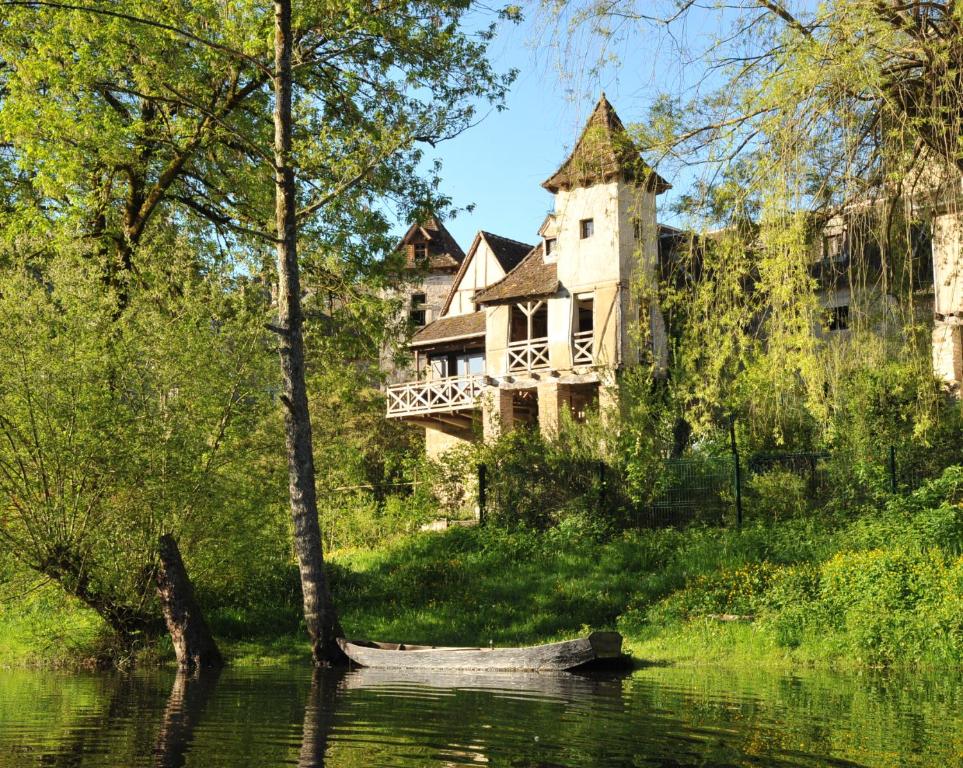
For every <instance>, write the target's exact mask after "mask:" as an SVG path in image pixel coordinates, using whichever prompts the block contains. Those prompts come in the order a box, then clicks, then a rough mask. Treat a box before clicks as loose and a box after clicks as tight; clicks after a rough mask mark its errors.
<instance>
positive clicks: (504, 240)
mask: <svg viewBox="0 0 963 768" xmlns="http://www.w3.org/2000/svg"><path fill="white" fill-rule="evenodd" d="M478 234H479V235H481V237H482V239H483V240H484V241H485V242H486V243H488V247H489V248H491V249H492V253H494V254H495V258H496V259H498V263H499V264H501V267H502V269H503V270H505V273H506V274H507V273H508V272H511V271H512V270H513V269H515V267H517V266H518V265H519V264H520V263H521V261H522V259H524V258H525V257H526V256H527V255H528V254H529V253H531V251H532V248H534V246H533V245H531V244H530V243H522V242H520V241H518V240H512V239H511V238H510V237H502V236H501V235H496V234H493V233H491V232H479V233H478Z"/></svg>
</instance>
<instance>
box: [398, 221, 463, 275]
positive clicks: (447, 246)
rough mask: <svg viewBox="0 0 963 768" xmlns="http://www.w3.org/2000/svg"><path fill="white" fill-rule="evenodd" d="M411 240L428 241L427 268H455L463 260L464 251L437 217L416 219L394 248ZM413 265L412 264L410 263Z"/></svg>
mask: <svg viewBox="0 0 963 768" xmlns="http://www.w3.org/2000/svg"><path fill="white" fill-rule="evenodd" d="M413 242H419V243H420V242H427V243H428V267H429V269H457V268H458V267H459V266H460V265H461V263H462V262H463V261H464V260H465V252H464V251H463V250H462V249H461V246H460V245H458V243H457V241H456V240H455V238H454V237H452V235H451V233H450V232H449V231H448V230H447V229H445V225H444V224H442V223H441V222H440V221H439V220H438V219H437V217H435V216H429V217H428V218H427V219H425V220H424V221H416V222H415V223H414V224H412V225H411V226H410V227H408V231H407V232H405V234H404V237H402V238H401V240H400V241H399V243H398V245H397V246H396V247H395V250H400V249H401V248H403V247H405V246H407V245H409V244H410V243H413ZM412 266H413V265H412Z"/></svg>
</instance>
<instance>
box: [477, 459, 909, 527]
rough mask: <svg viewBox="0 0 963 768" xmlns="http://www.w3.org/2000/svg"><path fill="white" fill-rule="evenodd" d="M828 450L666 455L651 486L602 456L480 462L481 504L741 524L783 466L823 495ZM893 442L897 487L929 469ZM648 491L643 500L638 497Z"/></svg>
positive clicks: (813, 494)
mask: <svg viewBox="0 0 963 768" xmlns="http://www.w3.org/2000/svg"><path fill="white" fill-rule="evenodd" d="M830 459H831V456H830V454H828V453H826V452H790V451H785V452H769V453H755V454H752V455H750V456H748V457H743V456H741V455H740V454H739V453H738V452H732V453H731V454H729V455H722V456H702V457H696V458H685V459H667V460H665V461H664V462H663V464H662V467H661V470H660V471H659V472H658V473H655V474H657V477H656V478H653V479H652V482H651V484H650V486H649V487H647V488H639V487H637V486H636V487H633V484H632V482H631V481H630V478H628V477H626V476H625V475H624V474H622V473H620V472H619V471H617V470H616V469H614V468H612V467H609V466H607V465H606V464H604V463H601V462H578V463H572V464H570V465H566V466H564V467H563V468H558V467H556V468H554V470H553V471H552V473H551V474H548V473H546V472H545V471H544V470H545V468H544V467H542V468H538V469H539V470H542V471H534V472H533V473H531V475H527V474H526V476H525V477H520V476H519V475H518V474H517V473H516V474H514V475H513V476H512V477H511V478H506V477H502V476H500V475H499V473H498V471H497V468H492V467H486V466H482V467H480V468H479V477H478V481H479V482H478V492H479V498H478V502H479V503H478V508H479V514H480V516H481V519H482V521H484V519H485V515H486V513H490V514H492V513H494V514H498V515H500V516H501V517H502V518H503V519H505V518H506V517H509V516H510V515H511V514H512V512H513V508H512V505H513V504H518V503H520V500H521V499H522V498H523V497H524V498H525V501H524V502H521V503H523V504H527V505H528V506H532V505H533V504H534V505H536V506H537V507H538V510H537V512H536V513H535V514H536V517H537V519H538V520H539V521H540V522H541V523H542V524H548V523H550V522H551V519H552V516H553V514H556V513H559V512H561V511H563V510H565V509H569V510H571V509H592V510H596V511H598V512H599V513H601V514H604V515H606V516H608V517H609V518H610V519H612V520H613V521H617V522H618V523H620V524H621V525H624V526H626V527H635V528H644V527H663V526H683V525H689V524H692V523H696V522H699V523H706V524H711V525H721V524H726V523H730V522H731V523H735V524H741V523H742V519H743V511H744V510H743V507H744V496H745V494H746V492H747V488H752V481H753V479H754V477H756V476H759V475H763V474H765V473H770V472H773V471H774V470H782V471H784V472H787V473H790V474H792V475H794V476H796V477H797V478H799V479H800V480H802V488H803V494H804V496H805V498H806V500H807V501H809V502H818V501H820V500H824V499H825V498H827V497H828V495H829V493H830V492H831V491H832V479H831V473H830V471H829V468H828V462H829V460H830ZM897 459H898V457H897V453H896V451H895V449H890V450H889V452H888V455H886V456H883V457H879V460H878V462H877V464H876V466H877V469H878V471H879V479H880V480H882V481H884V482H885V483H886V484H887V485H888V486H889V490H891V491H892V492H894V493H896V492H905V491H910V490H913V489H914V488H916V487H918V486H919V485H920V484H921V483H922V482H923V480H924V479H925V478H926V476H927V474H928V473H926V472H924V471H923V470H922V469H920V468H919V467H914V466H910V465H906V466H902V465H901V464H900V462H899V461H898V460H897ZM639 498H646V499H647V501H645V502H642V503H639V502H637V501H636V499H639Z"/></svg>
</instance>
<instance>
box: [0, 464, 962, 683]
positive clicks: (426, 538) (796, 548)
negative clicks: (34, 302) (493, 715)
mask: <svg viewBox="0 0 963 768" xmlns="http://www.w3.org/2000/svg"><path fill="white" fill-rule="evenodd" d="M954 472H955V474H948V475H947V477H946V478H944V480H943V481H941V483H942V484H940V483H935V484H933V485H931V486H930V487H928V488H924V489H923V490H922V491H920V492H919V493H917V494H915V495H914V496H912V497H910V498H906V499H899V498H896V499H893V500H892V501H891V502H890V503H889V504H888V505H887V506H886V507H885V509H882V510H879V511H877V512H866V511H864V513H863V514H862V515H860V516H854V517H852V518H849V517H833V516H830V515H827V514H812V515H806V516H802V517H798V518H794V519H789V520H782V521H770V522H762V521H758V522H755V523H753V524H750V525H747V526H745V527H744V528H743V529H742V530H736V529H725V528H708V527H706V528H701V527H696V528H689V529H686V530H672V529H662V530H646V531H634V532H627V533H624V534H617V535H615V536H609V537H600V536H599V535H598V534H597V532H596V531H594V530H593V528H592V526H591V525H584V524H581V525H580V524H579V523H578V521H577V520H569V521H567V522H565V523H563V524H562V525H561V526H559V527H558V528H555V529H553V530H550V531H547V532H543V533H534V532H526V531H515V532H506V531H502V530H497V529H465V528H456V529H453V530H450V531H447V532H444V533H423V534H416V535H412V536H408V537H405V538H401V539H396V540H394V541H392V542H389V543H386V544H384V545H383V546H381V547H379V548H373V549H365V550H354V551H347V550H342V551H339V552H335V553H333V556H332V557H331V558H330V561H329V565H330V573H331V581H332V591H333V593H334V595H335V599H336V601H337V604H338V608H339V610H340V612H341V617H342V624H343V626H344V628H345V630H346V632H347V634H349V635H350V636H353V637H367V638H373V639H380V640H395V641H407V642H412V643H432V644H434V643H437V644H452V645H463V644H471V645H474V644H487V643H488V642H489V641H491V642H494V643H495V644H496V645H500V646H506V645H516V644H520V645H524V644H533V643H541V642H549V641H552V640H557V639H561V638H565V637H572V636H575V635H579V634H582V633H584V632H585V631H587V630H588V629H590V628H591V629H617V630H619V631H620V632H622V634H623V636H624V637H625V639H626V647H627V649H628V650H630V651H631V652H632V653H633V654H634V655H635V656H636V657H637V658H639V659H641V660H645V661H650V662H658V663H669V662H671V663H684V664H725V665H770V666H786V665H807V666H810V665H832V666H856V667H866V666H957V665H959V664H960V663H961V662H963V557H961V553H963V505H961V504H960V502H959V498H960V491H961V490H963V472H961V471H960V470H955V471H954ZM289 570H290V573H288V572H285V573H283V574H282V573H273V572H272V573H273V575H272V577H271V582H270V584H269V585H268V584H264V585H261V587H262V588H259V587H258V585H252V586H251V587H249V588H245V589H242V590H236V592H235V594H243V595H245V596H246V597H245V602H244V604H243V605H241V606H239V605H231V604H228V603H229V601H226V600H222V601H221V602H220V603H218V602H217V598H216V595H211V594H204V593H201V594H202V595H203V596H204V600H205V602H206V603H207V605H208V606H209V616H210V618H211V624H212V627H213V629H214V631H215V634H216V635H217V636H218V637H219V639H220V640H221V642H222V644H223V646H224V649H225V651H226V653H227V655H228V657H229V658H230V659H231V660H232V661H233V662H234V663H237V664H265V663H279V662H302V661H307V643H306V640H305V638H304V634H303V630H302V628H301V626H300V620H299V615H298V612H299V603H300V600H299V595H298V585H297V576H296V571H295V570H294V569H293V567H289ZM58 601H59V602H58ZM7 606H8V607H7V608H6V609H5V610H0V653H2V658H3V659H4V663H18V662H21V663H22V662H29V661H35V660H38V659H44V658H45V657H50V658H54V659H57V658H63V657H65V656H69V655H71V654H74V655H79V656H81V657H82V656H83V654H85V653H89V650H88V649H87V648H86V647H85V643H86V644H88V645H89V644H90V643H93V642H94V640H95V639H96V634H97V631H96V630H97V622H96V620H95V619H93V618H92V617H91V616H90V615H89V613H87V612H84V611H81V610H79V609H77V608H76V606H71V605H70V604H69V603H68V602H67V601H65V600H64V599H63V598H58V597H57V596H56V593H55V592H53V591H52V590H51V589H50V588H47V589H45V590H40V591H38V592H37V593H35V594H34V595H32V596H30V597H29V598H28V599H27V606H28V610H26V611H19V612H18V611H16V610H14V611H11V610H10V607H9V606H10V604H9V603H7ZM212 606H213V607H212ZM719 614H736V615H740V616H744V617H751V620H746V621H720V620H719V619H718V615H719ZM153 658H155V659H158V658H159V659H162V660H163V659H167V658H170V653H169V649H166V648H165V647H163V646H162V647H161V649H160V650H159V651H158V652H156V653H155V654H154V657H153Z"/></svg>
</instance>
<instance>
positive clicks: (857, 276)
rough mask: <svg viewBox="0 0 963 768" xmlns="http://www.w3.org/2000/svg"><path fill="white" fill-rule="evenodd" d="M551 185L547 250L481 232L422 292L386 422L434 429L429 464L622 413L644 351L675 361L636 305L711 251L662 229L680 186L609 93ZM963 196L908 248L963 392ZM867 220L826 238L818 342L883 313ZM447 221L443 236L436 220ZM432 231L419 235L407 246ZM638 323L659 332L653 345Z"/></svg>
mask: <svg viewBox="0 0 963 768" xmlns="http://www.w3.org/2000/svg"><path fill="white" fill-rule="evenodd" d="M542 186H543V187H544V188H545V189H547V190H548V191H549V192H551V193H552V194H553V195H554V208H553V211H552V212H551V213H550V214H549V215H548V216H547V217H546V218H545V220H544V221H543V222H542V224H541V226H540V227H539V229H538V230H537V235H538V237H537V240H536V242H535V243H533V244H525V243H520V242H517V241H515V240H509V239H507V238H503V237H499V236H497V235H493V234H491V233H489V232H479V233H478V234H477V235H476V236H475V238H474V241H473V242H472V245H471V247H470V248H469V250H468V253H467V254H466V255H464V256H463V257H462V258H460V259H457V261H458V268H457V271H454V270H451V267H450V266H448V267H447V269H449V270H451V271H450V273H446V274H445V277H444V279H443V278H442V277H441V276H437V277H436V278H435V279H436V280H437V282H436V284H435V285H436V289H435V292H434V293H432V294H431V296H432V298H431V300H430V301H429V300H427V295H428V290H427V288H426V289H425V295H426V307H427V308H428V309H427V311H426V315H425V317H424V320H425V322H424V325H423V327H421V328H420V329H419V330H418V331H417V332H416V333H415V334H414V336H413V337H412V339H411V341H410V344H409V351H410V352H411V353H412V355H413V360H414V376H413V377H409V380H405V381H400V380H398V379H395V383H393V384H391V385H390V386H389V387H388V388H387V392H386V394H387V415H388V417H389V418H394V419H401V420H403V421H405V422H408V423H410V424H413V425H416V426H419V427H422V428H424V430H425V438H426V440H425V442H426V451H427V453H428V455H429V456H438V455H440V454H442V453H444V452H445V451H447V450H449V449H450V448H452V447H455V446H457V445H459V444H462V443H464V442H466V441H473V440H477V439H480V438H485V439H487V438H490V437H493V436H495V435H497V434H498V433H499V431H501V430H506V429H510V428H511V427H512V426H514V425H517V424H538V425H539V428H540V429H541V430H542V432H543V433H545V434H550V433H551V432H552V431H553V430H554V429H556V427H557V425H558V422H559V416H560V414H561V412H562V411H563V410H565V409H567V410H569V412H570V413H571V414H572V416H573V417H574V418H575V419H577V420H578V419H580V418H582V417H583V416H584V414H585V413H586V411H587V410H588V409H589V408H592V407H595V406H598V405H611V404H614V403H615V399H616V396H617V395H616V393H617V388H616V383H617V379H618V375H619V372H620V371H621V370H623V369H625V368H626V367H627V366H631V365H633V364H637V363H638V362H639V360H640V359H641V358H640V356H641V355H647V356H648V359H649V361H650V362H651V363H652V364H653V366H654V371H655V372H656V375H659V372H660V371H663V370H665V369H666V368H667V359H668V351H667V348H668V342H667V334H666V328H665V321H664V319H663V315H662V312H661V310H660V307H659V306H658V303H657V302H656V301H655V299H647V300H645V301H644V302H643V301H641V300H640V298H639V297H641V296H655V295H656V293H657V292H656V291H655V290H647V288H653V289H654V287H655V286H656V284H657V283H658V282H659V280H660V279H666V274H667V271H671V268H672V263H673V261H674V260H676V259H679V258H682V259H683V260H684V256H683V255H682V254H684V253H686V252H687V249H688V248H690V247H696V248H698V247H701V246H699V245H693V244H694V243H696V242H697V241H698V240H699V238H696V237H695V236H694V235H693V234H692V233H688V232H684V231H681V230H677V229H674V228H672V227H668V226H665V225H662V224H658V223H657V220H656V198H657V197H658V195H660V194H661V193H662V192H664V191H666V190H667V189H668V188H669V184H668V183H667V182H666V181H665V180H664V179H662V177H660V176H659V175H658V174H657V173H656V172H655V171H654V170H653V169H652V168H650V167H649V166H648V165H646V164H645V162H644V161H643V160H642V158H641V155H640V153H639V150H638V148H637V147H635V146H634V145H633V144H632V142H631V140H630V139H629V137H628V135H627V133H626V131H625V128H624V126H623V124H622V122H621V120H620V119H619V117H618V115H616V113H615V110H614V109H613V108H612V105H611V104H610V103H609V102H608V101H607V100H606V98H605V96H604V95H603V96H602V97H601V99H600V100H599V102H598V104H597V105H596V107H595V110H594V111H593V113H592V115H591V117H590V118H589V120H588V122H587V124H586V126H585V128H584V129H583V131H582V133H581V135H580V137H579V139H578V141H577V142H576V144H575V147H574V149H573V150H572V152H571V153H570V155H569V156H568V157H567V158H566V160H565V161H564V162H563V163H562V165H561V166H560V167H559V168H558V170H556V171H555V172H554V173H553V174H552V175H551V176H550V177H549V178H548V179H547V180H546V181H545V182H543V184H542ZM934 200H940V201H946V200H953V201H954V204H953V205H948V204H946V203H945V202H942V203H939V204H937V203H936V202H934ZM960 202H963V194H960V193H958V192H954V193H952V194H947V193H946V191H945V188H944V189H942V190H941V191H940V193H939V194H938V195H937V196H936V197H935V198H934V197H933V196H932V195H931V196H930V199H929V202H927V203H926V204H925V205H919V206H916V205H915V203H914V206H915V207H914V211H915V213H914V219H916V220H924V221H925V222H926V223H925V225H924V226H923V227H922V228H920V226H919V224H916V225H914V226H915V227H916V228H915V229H913V230H912V231H911V233H910V240H911V248H910V249H909V251H911V256H910V262H909V265H910V266H909V269H910V271H911V273H912V276H911V277H910V285H911V287H912V288H913V290H915V291H916V293H915V294H914V301H917V302H918V306H917V309H918V311H919V312H920V313H921V314H918V316H919V317H923V316H926V317H932V318H933V326H932V349H933V366H934V371H935V373H936V374H937V375H938V376H939V377H941V378H943V379H944V380H945V381H946V382H947V384H948V386H949V387H950V388H951V389H955V391H956V392H957V393H959V391H960V387H961V383H963V206H961V205H959V204H958V203H960ZM865 207H866V206H864V208H865ZM850 213H852V211H850ZM917 214H919V215H917ZM856 219H858V217H854V216H848V218H847V216H840V217H836V218H835V219H833V220H830V221H829V222H828V223H826V224H824V225H823V227H822V229H821V230H820V231H819V232H818V233H817V234H818V236H817V237H816V239H815V242H814V251H813V259H812V265H811V275H812V277H813V278H814V279H815V280H816V283H817V290H818V299H819V301H820V304H821V307H822V310H823V314H824V315H825V317H824V318H822V319H821V321H818V322H816V323H815V324H814V333H815V334H816V335H817V336H821V337H823V338H826V339H829V338H833V337H834V336H837V335H839V334H842V335H845V334H846V333H847V332H848V329H849V327H850V322H851V321H852V320H853V316H852V314H851V310H852V311H863V309H859V310H857V309H856V307H857V304H859V302H858V301H857V299H860V301H862V302H863V303H862V306H863V307H865V306H870V305H872V304H873V302H872V301H870V302H866V301H864V299H865V297H859V296H858V295H857V292H858V291H863V290H865V288H864V286H866V285H868V284H870V283H872V281H873V280H875V279H877V278H878V276H879V275H880V274H882V273H885V271H886V269H887V267H886V265H885V259H884V257H883V254H882V252H881V251H879V250H876V251H874V250H873V248H872V247H869V248H866V247H864V248H861V249H860V254H861V255H860V257H859V259H854V258H851V257H852V251H853V248H852V245H853V243H854V242H855V240H854V238H857V237H858V236H859V235H858V227H857V226H855V225H854V221H856ZM434 227H435V230H436V231H444V228H443V227H441V226H440V224H438V223H437V222H435V223H434ZM430 231H431V229H430V228H427V229H424V230H420V229H419V228H418V227H412V229H411V230H409V232H408V234H406V236H405V239H404V240H403V241H402V246H403V247H412V245H411V244H412V243H417V242H419V241H418V239H417V238H418V237H423V236H425V234H426V233H427V232H430ZM419 233H422V234H419ZM445 234H446V235H447V233H445ZM412 238H414V239H412ZM448 238H449V239H450V236H448ZM441 240H442V236H440V235H439V236H436V242H441ZM452 242H453V241H452ZM455 248H457V244H456V245H455ZM455 248H451V247H450V246H449V253H453V252H454V251H455ZM458 252H460V249H458ZM415 260H416V261H417V257H415ZM454 260H455V259H453V261H454ZM445 280H447V283H445V282H444V281H445ZM443 285H447V286H448V287H447V288H446V289H445V290H444V291H443V290H442V286H443ZM746 289H747V290H752V288H751V286H747V287H746ZM873 290H877V289H876V288H873ZM890 290H892V287H890ZM443 292H444V293H445V295H444V299H443V300H442V299H441V294H442V293H443ZM878 293H879V297H878V301H876V302H875V305H876V307H877V308H878V309H879V310H880V311H879V314H880V316H882V317H885V316H886V314H887V306H888V305H892V304H893V303H894V302H895V300H894V297H893V296H891V295H889V294H887V292H886V290H882V291H878ZM643 303H644V306H640V304H643ZM412 306H414V303H413V304H412ZM436 308H437V311H436ZM419 319H420V318H419ZM640 321H641V322H640ZM886 322H888V321H886ZM416 324H418V323H416ZM640 327H646V328H647V333H646V334H645V338H644V339H640V338H639V328H640Z"/></svg>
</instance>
